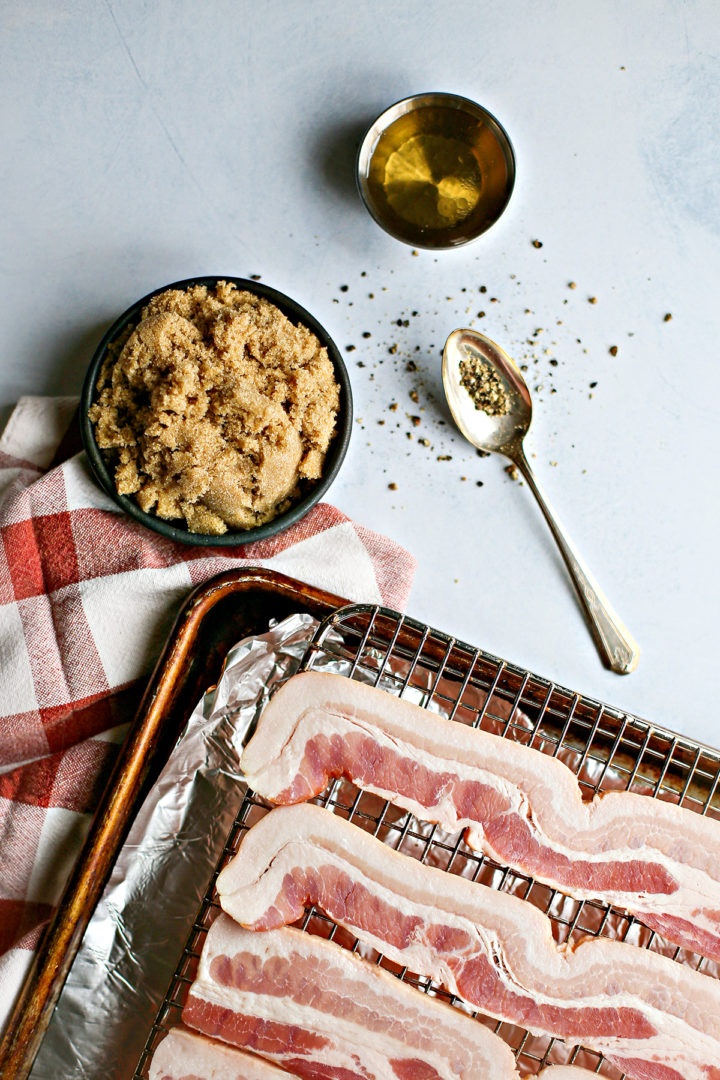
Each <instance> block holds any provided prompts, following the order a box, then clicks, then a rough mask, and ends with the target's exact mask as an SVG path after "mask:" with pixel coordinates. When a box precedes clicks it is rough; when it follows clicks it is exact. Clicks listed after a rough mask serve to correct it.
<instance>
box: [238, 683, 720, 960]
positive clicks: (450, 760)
mask: <svg viewBox="0 0 720 1080" xmlns="http://www.w3.org/2000/svg"><path fill="white" fill-rule="evenodd" d="M241 764H242V768H243V771H244V773H245V776H246V778H247V781H248V783H249V784H250V786H251V787H252V788H253V789H254V790H255V791H257V792H258V793H259V794H261V795H264V796H265V797H266V798H268V799H271V800H272V801H273V802H276V803H281V804H283V803H295V802H301V801H303V800H305V799H309V798H312V797H313V796H315V795H318V794H319V793H320V792H321V791H322V790H323V788H324V787H325V785H326V784H327V782H328V780H329V779H330V778H331V777H339V776H345V777H348V778H349V779H350V780H352V781H353V783H355V784H357V786H358V787H361V788H364V789H365V790H367V791H371V792H374V793H375V794H378V795H380V796H382V797H383V798H385V799H389V800H390V801H391V802H393V803H395V804H396V805H397V806H400V807H402V808H403V809H405V810H409V811H410V812H411V813H413V814H414V815H415V816H416V817H418V818H420V819H421V820H423V821H429V822H437V823H438V824H440V825H442V826H443V827H444V828H446V829H450V830H455V829H461V828H464V829H465V830H466V841H467V843H468V844H469V846H470V847H472V848H474V849H476V850H480V851H483V852H485V853H486V854H488V855H490V856H492V858H494V859H496V860H497V861H498V862H500V863H503V864H504V865H507V866H511V867H514V868H515V869H517V870H520V871H522V872H523V873H526V874H528V875H529V876H531V877H534V878H536V879H537V880H538V881H542V882H545V883H546V884H547V885H551V886H553V887H554V888H557V889H560V890H561V891H563V892H565V893H568V894H570V895H571V896H574V897H577V899H579V900H583V899H596V900H601V901H603V902H604V903H607V904H614V905H616V906H618V907H621V908H625V909H626V910H627V911H630V912H632V914H634V915H636V916H637V917H638V918H639V919H641V920H642V921H643V922H644V923H645V924H646V925H647V926H649V927H650V928H651V929H653V930H657V931H658V933H660V934H662V935H663V937H665V938H668V939H669V940H670V941H673V942H675V943H676V944H678V945H683V946H685V947H686V948H689V949H692V950H693V951H695V952H699V953H702V954H703V955H705V956H709V957H713V958H714V959H715V960H720V825H719V824H718V822H716V821H713V820H711V819H709V818H705V817H702V816H700V815H699V814H696V813H693V811H691V810H686V809H683V808H681V807H679V806H676V805H674V804H672V803H668V802H663V801H661V800H651V799H649V798H648V797H647V796H645V795H637V794H633V793H631V792H609V793H608V794H605V795H602V796H597V797H596V798H594V799H593V801H592V802H583V801H582V796H581V791H580V787H579V785H578V782H577V779H576V777H575V776H574V774H573V773H572V772H571V771H570V770H569V769H568V768H567V766H566V765H564V764H563V763H562V762H561V761H558V760H557V759H556V758H551V757H549V756H548V755H547V754H543V753H541V752H540V751H539V750H533V749H531V748H530V747H526V746H522V745H520V744H519V743H514V742H511V741H510V740H509V739H502V738H500V737H499V736H497V735H491V734H489V733H488V732H485V731H478V730H475V729H473V728H469V727H467V726H466V725H464V724H459V723H455V722H454V721H451V720H446V719H444V718H443V717H440V716H437V715H436V714H434V713H429V712H428V711H427V710H426V709H421V708H420V707H419V706H417V705H412V704H410V702H407V701H403V700H401V699H400V698H396V697H393V696H392V695H391V694H388V693H386V692H385V691H383V690H377V689H375V688H374V687H371V686H365V685H364V684H362V683H359V682H355V681H354V680H351V679H347V678H344V677H343V676H341V675H330V674H321V673H319V672H308V673H305V674H302V675H296V676H295V677H294V678H292V679H290V680H289V681H288V682H287V683H286V684H285V685H284V686H283V687H282V688H281V689H280V690H278V692H277V693H276V694H275V696H274V697H273V698H272V700H271V702H270V704H269V705H268V707H267V708H266V709H265V711H264V713H263V714H262V716H261V718H260V722H259V726H258V729H257V732H256V734H255V735H254V737H253V738H252V739H251V740H250V742H249V743H248V746H247V748H246V750H245V753H244V754H243V758H242V763H241Z"/></svg>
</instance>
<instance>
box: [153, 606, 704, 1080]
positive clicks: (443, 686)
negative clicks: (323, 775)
mask: <svg viewBox="0 0 720 1080" xmlns="http://www.w3.org/2000/svg"><path fill="white" fill-rule="evenodd" d="M329 663H332V666H333V669H334V670H340V671H342V673H343V674H346V675H347V676H348V678H352V679H359V680H361V681H363V682H369V683H372V684H374V685H379V686H381V687H383V688H384V689H386V690H389V691H390V692H392V693H394V694H398V695H402V696H404V697H407V698H409V699H411V700H413V701H414V702H416V703H418V704H421V705H423V706H424V707H426V708H428V709H429V710H432V711H434V712H438V713H440V714H442V715H444V716H448V717H450V718H451V719H453V720H456V721H458V722H460V723H465V724H469V725H472V726H473V727H479V728H482V729H483V730H485V731H490V732H493V733H494V734H497V735H500V736H502V737H503V738H508V739H512V740H515V741H517V742H521V743H523V744H524V745H527V746H533V747H535V748H536V749H538V750H541V751H542V752H543V753H547V754H549V755H551V756H554V757H558V758H560V759H561V760H562V761H564V762H565V764H566V765H567V766H568V767H569V768H570V769H571V770H572V771H573V772H574V773H575V774H576V776H577V778H578V781H579V783H580V785H581V788H582V791H583V796H584V797H585V798H587V799H590V798H592V796H593V795H595V794H599V793H602V792H605V791H611V790H614V791H618V790H631V791H635V792H640V793H642V794H645V795H647V796H648V797H650V798H657V799H663V800H668V801H671V802H674V803H678V804H681V805H682V806H685V807H687V808H689V809H691V810H694V811H695V812H697V813H699V814H703V815H708V816H712V817H716V818H720V753H718V752H717V751H715V750H713V749H711V748H710V747H706V746H703V745H700V744H698V743H695V742H692V741H691V740H689V739H685V738H683V737H681V736H679V735H675V734H673V733H672V732H670V731H667V730H664V729H662V728H657V727H654V726H653V725H651V724H649V723H647V722H646V721H644V720H640V719H638V718H637V717H635V716H631V715H628V714H626V713H623V712H619V711H618V710H616V709H613V708H610V707H609V706H607V705H603V704H602V703H600V702H598V701H594V700H592V699H590V698H587V697H584V696H582V695H580V694H576V693H573V692H572V691H570V690H567V689H566V688H564V687H562V686H558V685H556V684H555V683H553V682H550V681H548V680H547V679H543V678H541V677H539V676H537V675H533V674H532V673H531V672H529V671H525V670H523V669H522V668H519V667H517V666H516V665H514V664H510V663H508V662H506V661H505V660H501V659H499V658H498V657H495V656H492V655H490V654H488V653H486V652H483V651H482V650H480V649H477V648H474V647H473V646H471V645H468V644H466V643H464V642H462V641H458V640H456V639H455V638H452V637H448V636H447V635H445V634H442V633H440V632H439V631H436V630H433V629H432V628H430V627H429V626H425V625H423V624H421V623H419V622H417V621H415V620H414V619H410V618H407V617H406V616H403V615H400V614H398V613H396V612H392V611H390V610H388V609H386V608H381V607H377V606H369V605H353V606H350V607H345V608H342V609H340V610H339V611H338V612H336V613H334V614H333V615H331V616H330V617H329V618H328V619H326V620H325V622H324V623H322V624H321V626H320V627H319V628H318V630H317V632H316V634H315V636H314V638H313V639H312V641H311V642H310V643H309V645H308V647H307V650H306V653H305V656H304V659H303V662H302V669H303V670H313V669H323V668H326V667H327V666H328V664H329ZM316 801H317V802H319V803H320V804H321V805H323V806H325V807H327V808H328V809H330V810H332V811H333V812H334V813H337V814H340V815H341V816H343V817H346V818H348V819H350V820H352V821H353V823H354V824H356V825H358V826H359V827H361V828H363V829H365V830H367V831H369V832H371V833H372V834H373V835H375V836H377V837H379V838H380V839H382V840H383V841H385V842H386V843H388V844H390V845H391V846H392V847H393V848H395V849H396V850H398V851H401V852H403V853H404V854H406V855H410V856H412V857H414V858H417V859H419V860H420V861H421V862H425V863H428V864H430V865H433V866H436V867H441V868H442V869H444V870H446V871H448V872H449V873H454V874H461V875H462V876H464V877H467V878H470V879H471V880H473V881H480V882H482V883H483V884H485V885H489V886H491V887H493V888H496V889H499V890H501V891H503V892H508V893H512V894H513V895H516V896H521V897H522V898H523V899H525V900H527V901H528V902H530V903H532V904H534V905H535V906H536V907H539V908H540V909H541V910H542V911H544V912H545V913H546V914H547V915H548V916H549V918H550V919H551V922H552V927H553V933H554V936H555V940H556V941H557V942H558V943H561V942H565V941H570V942H576V941H577V940H578V939H579V938H581V937H584V936H587V935H592V936H600V935H603V936H606V937H611V938H614V939H619V940H623V941H628V942H631V943H632V944H634V945H637V946H638V947H641V948H647V949H652V950H653V951H656V952H660V953H663V954H664V955H666V956H670V957H672V958H673V959H674V960H676V961H678V962H679V963H684V964H688V965H691V966H692V967H694V968H696V969H698V970H701V971H704V972H706V973H707V974H708V975H713V976H718V975H719V974H720V971H719V970H718V965H717V964H715V963H713V962H712V961H709V960H707V959H706V958H704V957H702V956H699V955H697V954H695V953H692V952H690V951H688V950H686V949H680V948H677V947H676V946H674V945H672V944H670V943H668V942H666V941H664V940H663V939H662V938H661V937H660V936H659V935H657V934H656V933H654V932H653V931H651V930H649V929H648V928H647V927H644V926H643V925H642V924H641V923H640V922H638V921H637V919H635V918H634V917H632V916H630V915H628V914H626V913H624V912H623V911H622V910H620V909H616V908H613V907H608V906H607V905H605V904H600V903H596V902H594V901H587V900H586V901H582V902H581V901H577V900H572V899H571V898H569V897H567V896H565V895H564V894H563V893H560V892H558V891H557V890H555V889H552V888H550V887H548V886H546V885H543V884H541V883H540V882H537V881H535V880H534V879H532V878H530V877H527V876H526V875H523V874H521V873H518V872H516V871H512V870H509V869H508V868H507V867H505V866H502V865H501V864H499V863H497V862H495V861H493V860H492V859H490V858H488V857H486V856H483V855H481V854H479V853H478V852H473V851H471V850H470V849H469V848H468V847H467V846H466V845H465V844H464V842H463V840H462V834H454V835H453V834H448V833H446V832H444V831H443V830H442V829H440V828H439V827H438V826H436V825H426V824H424V823H422V822H419V821H417V820H416V819H415V818H414V817H412V816H411V815H409V814H406V813H404V812H402V811H400V810H398V809H396V808H395V807H393V806H392V805H391V804H390V803H388V802H385V801H383V800H382V799H379V798H378V797H377V796H373V795H369V794H368V793H366V792H362V791H360V790H359V789H358V788H356V787H355V786H354V785H352V784H350V783H349V782H347V781H345V780H341V781H334V782H333V783H332V784H331V785H330V786H329V787H328V789H327V790H326V791H325V792H324V794H323V795H322V796H321V797H320V798H319V799H317V800H316ZM268 810H269V804H268V803H266V802H265V801H264V800H262V799H260V798H259V797H258V796H256V795H254V793H253V792H251V791H248V792H247V793H246V795H245V798H244V800H243V803H242V806H241V809H240V812H239V814H238V816H237V818H236V821H235V824H234V826H233V828H232V830H231V833H230V836H229V837H228V841H227V844H226V846H225V848H224V851H223V854H222V857H221V860H220V863H219V865H218V867H217V871H216V873H215V875H214V876H213V879H212V881H211V882H210V884H209V887H208V891H207V894H206V896H205V899H204V901H203V903H202V906H201V908H200V911H199V912H198V916H197V918H196V920H195V922H194V924H193V928H192V931H191V934H190V937H189V940H188V942H187V944H186V946H185V948H184V950H183V953H182V956H181V958H180V961H179V963H178V967H177V969H176V971H175V974H174V976H173V979H172V981H171V984H170V986H169V988H168V992H167V994H166V996H165V998H164V1000H163V1002H162V1005H161V1007H160V1009H159V1011H158V1015H157V1017H156V1020H155V1023H154V1025H153V1028H152V1031H151V1033H150V1036H149V1038H148V1041H147V1044H146V1047H145V1049H144V1051H143V1054H142V1057H141V1059H140V1062H139V1064H138V1067H137V1070H136V1072H135V1076H134V1080H145V1078H146V1077H147V1069H148V1065H149V1060H150V1057H151V1055H152V1053H153V1052H154V1050H155V1047H156V1046H157V1043H158V1042H159V1040H160V1039H161V1038H162V1036H163V1035H164V1034H165V1033H166V1032H167V1030H169V1028H171V1027H174V1026H175V1025H177V1024H178V1023H179V1022H180V1017H181V1012H182V1008H183V1006H184V1004H185V1000H186V998H187V994H188V989H189V986H190V984H191V983H192V981H193V978H194V976H195V972H196V970H197V964H198V959H199V955H200V951H201V949H202V945H203V942H204V940H205V935H206V933H207V930H208V928H209V926H210V925H211V923H212V921H213V920H214V918H215V917H216V915H217V913H218V911H219V906H218V903H217V900H216V895H215V881H216V878H217V874H218V873H219V872H220V870H221V869H222V868H223V867H224V866H225V865H226V863H227V862H228V861H229V860H230V858H232V856H233V855H234V854H235V853H236V852H237V850H238V847H239V845H240V843H241V841H242V837H243V835H244V833H245V832H246V831H247V829H249V828H251V827H252V825H254V824H255V822H256V821H258V820H259V819H260V818H261V817H263V816H264V814H266V813H267V812H268ZM301 925H302V928H303V929H304V930H307V931H308V932H311V933H316V934H321V935H322V936H324V937H326V938H330V939H333V940H335V941H336V942H338V943H339V944H341V945H343V946H344V947H346V948H350V949H352V950H353V951H355V952H359V953H360V954H361V955H363V956H364V957H365V958H366V959H367V960H369V961H371V962H375V963H378V964H381V965H382V966H383V967H386V968H388V969H389V970H390V971H392V972H393V973H394V974H395V975H397V976H398V977H399V978H401V979H404V980H405V981H406V982H409V983H411V984H412V985H414V986H416V987H417V988H418V989H419V990H421V991H423V992H425V993H430V994H433V995H435V996H437V997H438V998H441V999H443V1000H445V1001H448V1002H449V1003H450V1004H451V1005H454V1006H456V1007H458V1008H466V1007H465V1006H463V1005H462V1003H461V1002H460V1001H459V1000H458V999H457V998H455V997H453V996H452V995H450V994H448V993H447V992H445V991H444V990H442V988H441V987H439V986H437V985H436V984H435V983H433V982H432V981H431V980H429V979H427V978H424V977H422V976H420V975H417V974H415V973H413V972H410V971H408V970H407V969H406V968H400V967H399V966H398V965H395V964H392V963H391V962H390V961H388V960H387V959H386V958H385V957H384V956H382V955H381V954H379V953H376V952H373V951H371V950H369V949H368V948H367V947H365V946H362V945H361V944H360V943H359V942H358V941H357V939H355V938H354V937H353V936H352V935H351V934H350V933H348V932H347V931H345V930H343V929H342V928H340V927H338V926H337V925H336V924H335V923H333V922H332V921H331V920H330V919H328V918H327V917H326V916H325V915H324V914H323V913H322V912H320V911H318V910H317V909H315V908H311V909H310V910H308V911H307V912H306V914H305V917H304V919H303V922H302V923H301ZM473 1015H475V1016H476V1017H477V1019H478V1021H479V1022H481V1023H483V1024H485V1025H486V1026H488V1027H491V1028H492V1029H493V1030H494V1031H496V1032H497V1033H498V1034H499V1035H500V1036H501V1038H503V1039H504V1040H505V1041H506V1042H507V1043H508V1045H509V1046H510V1047H511V1048H512V1049H513V1051H514V1053H515V1057H516V1060H517V1063H518V1070H519V1072H520V1073H521V1074H523V1073H528V1074H530V1075H532V1074H535V1073H537V1072H539V1071H540V1069H542V1068H543V1067H544V1066H546V1065H550V1064H573V1065H577V1066H583V1067H585V1068H586V1069H589V1070H591V1071H592V1070H594V1071H595V1072H597V1074H598V1076H602V1077H608V1078H611V1080H620V1078H621V1076H622V1074H621V1073H620V1072H619V1071H618V1070H617V1069H616V1068H615V1067H614V1066H612V1065H610V1064H609V1063H608V1062H606V1061H605V1060H604V1058H603V1057H602V1056H601V1055H599V1054H597V1053H595V1052H592V1051H588V1050H585V1049H583V1048H575V1049H571V1048H569V1047H567V1046H566V1045H565V1044H564V1043H563V1042H562V1041H561V1040H559V1039H552V1038H548V1037H545V1036H542V1037H538V1036H533V1035H531V1034H530V1033H529V1032H527V1031H525V1030H523V1029H521V1028H519V1027H515V1026H512V1025H509V1024H505V1023H499V1022H497V1021H494V1020H491V1019H489V1018H488V1017H485V1016H483V1015H482V1014H480V1013H475V1014H473Z"/></svg>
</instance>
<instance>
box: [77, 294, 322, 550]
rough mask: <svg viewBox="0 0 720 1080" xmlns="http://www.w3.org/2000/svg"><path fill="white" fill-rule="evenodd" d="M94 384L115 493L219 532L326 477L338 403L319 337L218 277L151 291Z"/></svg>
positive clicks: (261, 516)
mask: <svg viewBox="0 0 720 1080" xmlns="http://www.w3.org/2000/svg"><path fill="white" fill-rule="evenodd" d="M98 391H99V394H98V398H97V402H96V404H94V405H93V406H92V407H91V409H90V413H89V415H90V420H91V421H92V423H93V424H94V426H95V438H96V441H97V444H98V446H99V447H100V449H101V450H103V451H105V452H106V455H107V458H108V461H109V464H110V466H111V471H112V472H113V474H114V479H115V485H116V487H117V490H118V492H119V494H121V495H132V496H134V497H135V499H136V501H137V503H138V505H139V506H140V508H141V509H142V510H144V511H146V512H147V513H155V514H157V515H158V517H161V518H167V519H170V520H175V519H178V520H181V519H184V520H185V522H186V523H187V527H188V529H189V531H190V532H195V533H210V534H212V535H220V534H222V533H224V532H227V530H228V528H230V529H238V530H242V529H249V528H252V527H253V526H255V525H260V524H263V523H264V522H267V521H271V520H272V519H273V518H274V517H276V516H277V515H278V514H280V513H282V512H283V511H284V510H286V509H288V508H289V507H290V506H291V505H292V503H293V502H295V501H296V500H297V499H298V498H299V497H301V495H302V494H303V493H304V492H305V491H306V490H308V488H309V487H311V486H312V485H313V483H314V482H316V481H317V480H318V479H319V478H320V477H321V475H322V471H323V465H324V461H325V455H326V453H327V450H328V446H329V444H330V441H331V439H332V437H333V434H334V431H335V422H336V418H337V413H338V407H339V387H338V385H337V383H336V381H335V373H334V369H333V365H332V362H331V360H330V358H329V357H328V354H327V350H326V349H325V348H324V347H323V346H321V344H320V342H319V341H318V339H317V337H316V336H315V335H314V334H313V333H312V332H311V331H310V330H309V329H307V327H305V326H295V325H293V323H291V322H290V320H289V319H288V318H286V316H285V315H283V314H282V312H281V311H280V310H279V309H278V308H277V307H276V306H275V305H274V304H271V303H270V302H269V301H268V300H265V299H262V298H260V297H258V296H255V295H254V294H253V293H250V292H241V291H240V290H238V289H237V288H236V287H235V286H234V285H232V284H229V283H227V282H222V281H221V282H219V283H218V285H217V286H216V287H215V288H214V289H208V288H207V287H206V286H204V285H195V286H193V287H192V288H190V289H187V290H186V291H180V290H177V289H170V290H168V291H166V292H164V293H161V294H160V295H159V296H155V297H153V299H152V300H151V301H150V302H149V304H148V305H147V306H146V307H145V308H144V309H143V311H142V314H141V317H140V322H139V323H138V325H137V326H136V327H135V328H134V329H133V330H132V332H131V333H130V335H129V337H127V340H125V341H124V343H122V344H121V345H120V344H119V345H118V347H117V348H116V349H114V350H109V351H108V356H107V358H106V361H105V364H104V365H103V368H102V371H101V373H100V378H99V380H98Z"/></svg>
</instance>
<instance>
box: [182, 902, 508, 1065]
mask: <svg viewBox="0 0 720 1080" xmlns="http://www.w3.org/2000/svg"><path fill="white" fill-rule="evenodd" d="M183 1020H184V1021H185V1023H186V1024H189V1025H190V1027H193V1028H197V1029H198V1030H199V1031H202V1032H203V1033H204V1034H206V1035H212V1036H214V1037H216V1038H219V1039H225V1040H226V1041H227V1042H230V1043H233V1044H235V1045H236V1046H242V1047H245V1048H246V1049H250V1050H254V1051H255V1052H256V1053H258V1054H262V1055H264V1056H266V1057H269V1058H271V1059H272V1060H273V1061H276V1062H277V1063H278V1064H280V1065H283V1066H284V1067H285V1068H286V1069H289V1070H290V1071H291V1072H294V1073H296V1074H297V1075H299V1076H303V1077H308V1078H315V1077H319V1076H321V1075H322V1076H327V1075H330V1074H332V1075H333V1076H339V1075H342V1076H344V1077H347V1078H350V1077H357V1078H361V1080H371V1078H372V1080H381V1078H382V1080H385V1078H388V1080H389V1078H392V1080H476V1078H477V1077H481V1076H492V1077H493V1078H494V1080H517V1073H516V1070H515V1059H514V1057H513V1054H512V1052H511V1050H510V1048H509V1047H508V1046H507V1045H506V1044H505V1043H504V1042H503V1041H502V1039H500V1038H499V1037H498V1036H497V1035H495V1034H493V1032H492V1031H489V1030H488V1029H487V1028H485V1027H483V1026H482V1025H481V1024H479V1023H478V1022H477V1021H476V1020H473V1019H472V1017H470V1016H467V1015H465V1014H464V1013H462V1012H459V1011H458V1010H457V1009H453V1008H451V1007H450V1006H448V1005H445V1004H443V1003H441V1002H439V1001H436V1000H433V999H432V998H429V997H427V995H425V994H421V993H418V991H417V990H414V989H413V988H412V987H409V986H406V985H405V984H404V983H401V982H399V980H398V979H396V978H394V977H393V976H392V975H390V974H389V973H388V972H385V971H382V970H380V968H378V967H375V966H373V965H370V964H367V963H365V962H364V961H363V960H360V959H358V958H357V957H355V956H353V955H352V953H350V952H347V951H346V950H345V949H341V948H340V947H339V946H338V945H333V944H332V943H331V942H328V941H324V940H323V939H322V938H318V937H314V936H312V935H311V934H304V933H302V931H300V930H293V929H287V928H285V929H282V930H272V931H268V932H267V933H264V934H256V933H253V932H252V931H250V930H243V929H242V927H240V926H238V925H237V923H235V922H233V920H232V919H230V918H228V916H227V915H221V916H220V917H219V918H218V919H216V921H215V922H214V923H213V925H212V926H211V928H210V931H209V933H208V936H207V939H206V941H205V945H204V947H203V952H202V957H201V960H200V967H199V970H198V975H197V979H196V981H195V982H194V983H193V985H192V987H191V990H190V996H189V998H188V1002H187V1005H186V1006H185V1010H184V1013H183Z"/></svg>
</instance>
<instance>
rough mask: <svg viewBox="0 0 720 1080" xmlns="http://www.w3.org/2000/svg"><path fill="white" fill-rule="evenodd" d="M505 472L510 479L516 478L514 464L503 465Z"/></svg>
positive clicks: (516, 472) (516, 473)
mask: <svg viewBox="0 0 720 1080" xmlns="http://www.w3.org/2000/svg"><path fill="white" fill-rule="evenodd" d="M505 472H506V473H507V474H508V476H509V477H510V479H511V480H517V479H518V471H517V469H516V468H515V466H514V465H506V466H505Z"/></svg>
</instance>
